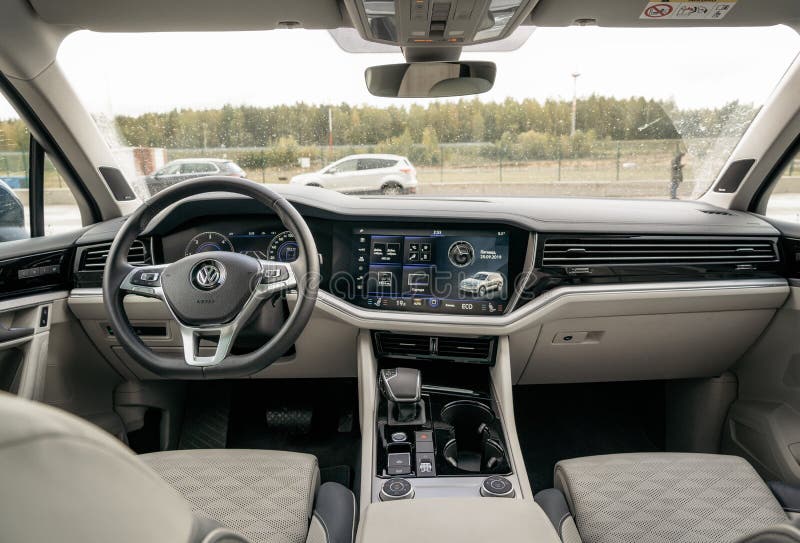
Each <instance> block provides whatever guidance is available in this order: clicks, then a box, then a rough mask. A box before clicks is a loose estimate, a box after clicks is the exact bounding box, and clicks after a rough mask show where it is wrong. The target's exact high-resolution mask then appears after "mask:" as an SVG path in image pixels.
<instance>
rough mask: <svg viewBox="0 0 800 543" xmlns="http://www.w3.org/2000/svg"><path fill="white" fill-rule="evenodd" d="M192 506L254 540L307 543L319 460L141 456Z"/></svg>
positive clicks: (272, 455)
mask: <svg viewBox="0 0 800 543" xmlns="http://www.w3.org/2000/svg"><path fill="white" fill-rule="evenodd" d="M139 458H140V459H142V460H143V461H144V462H145V463H146V464H148V465H149V466H150V467H151V468H152V469H153V470H154V471H155V472H156V473H158V474H159V475H161V477H163V478H164V480H166V481H167V482H168V483H169V484H170V485H172V487H173V488H175V489H176V490H177V491H178V492H180V493H181V494H182V495H183V496H184V497H185V498H186V500H187V501H188V502H189V503H190V504H191V506H192V510H193V511H194V512H195V513H196V514H198V515H201V516H204V517H207V518H210V519H213V520H215V521H217V522H219V523H220V524H221V525H223V526H226V527H228V528H231V529H233V530H235V531H237V532H238V533H240V534H242V535H244V536H245V537H247V539H248V540H249V541H251V542H252V543H260V542H269V543H303V542H304V541H306V535H307V533H308V530H309V522H310V518H311V515H312V512H313V507H314V496H315V494H316V490H317V487H318V486H319V469H318V467H317V459H316V458H315V457H313V456H311V455H308V454H299V453H290V452H283V451H263V450H231V449H225V450H191V451H166V452H159V453H153V454H145V455H141V456H140V457H139Z"/></svg>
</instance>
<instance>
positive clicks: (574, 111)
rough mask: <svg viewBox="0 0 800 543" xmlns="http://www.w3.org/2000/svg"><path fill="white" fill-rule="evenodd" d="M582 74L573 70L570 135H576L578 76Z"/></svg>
mask: <svg viewBox="0 0 800 543" xmlns="http://www.w3.org/2000/svg"><path fill="white" fill-rule="evenodd" d="M580 76H581V74H579V73H578V72H572V128H571V129H570V132H569V136H570V137H573V136H574V135H575V117H576V115H577V113H578V78H579V77H580Z"/></svg>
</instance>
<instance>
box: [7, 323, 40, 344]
mask: <svg viewBox="0 0 800 543" xmlns="http://www.w3.org/2000/svg"><path fill="white" fill-rule="evenodd" d="M33 332H34V329H33V328H6V327H5V326H2V325H0V344H2V343H6V342H8V341H14V340H15V339H22V338H24V337H28V336H32V335H33Z"/></svg>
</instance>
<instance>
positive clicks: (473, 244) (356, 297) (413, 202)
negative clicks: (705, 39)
mask: <svg viewBox="0 0 800 543" xmlns="http://www.w3.org/2000/svg"><path fill="white" fill-rule="evenodd" d="M287 190H289V191H290V190H291V187H288V188H287ZM307 194H310V193H308V192H305V193H302V194H299V193H298V194H297V195H294V198H293V203H294V205H295V206H296V207H297V208H298V210H299V211H300V212H301V213H302V214H303V217H304V218H305V219H306V222H307V224H308V226H309V228H310V230H311V233H312V235H313V236H314V239H315V242H316V245H317V250H318V253H319V259H320V272H321V274H322V281H321V285H320V288H321V289H322V290H323V291H325V292H327V293H329V294H331V295H333V296H334V297H335V298H337V299H338V300H341V301H343V302H347V303H348V304H350V305H351V306H353V307H354V308H360V309H364V310H370V311H377V312H386V313H389V312H405V313H409V312H412V313H431V314H450V315H465V316H470V315H472V316H480V317H487V318H489V319H490V320H495V318H496V317H500V316H503V315H507V314H509V313H511V312H513V311H515V310H516V309H518V308H520V307H521V306H523V305H525V304H526V303H528V302H530V301H531V300H533V299H535V298H537V297H540V296H542V295H543V294H545V293H546V292H548V291H550V290H553V289H556V288H558V287H561V286H580V285H587V286H588V285H606V284H612V283H641V282H654V281H687V280H691V281H693V280H729V279H753V278H761V277H775V276H777V275H781V273H782V272H781V270H780V266H781V264H780V258H779V252H780V251H779V247H778V245H777V243H778V240H777V238H776V237H775V235H774V234H775V231H774V229H772V228H771V227H770V226H769V225H767V224H765V223H763V222H761V221H759V220H757V219H755V218H754V217H753V216H752V215H747V214H732V213H731V214H728V215H718V214H714V213H713V211H714V210H713V209H706V208H708V207H709V206H707V205H706V204H699V203H689V202H686V203H682V205H680V206H675V205H668V204H669V203H662V202H647V203H643V202H627V203H619V202H616V201H610V200H609V201H604V202H603V204H604V206H606V207H608V208H610V209H609V210H608V211H609V212H611V213H613V214H616V216H617V217H616V219H615V222H614V223H611V222H608V223H605V222H603V221H609V218H608V213H603V214H602V215H601V214H598V209H599V206H597V205H596V203H595V202H591V201H584V200H570V201H569V202H568V203H569V206H570V207H569V208H567V207H566V206H565V205H564V204H566V203H567V202H566V201H561V200H546V199H541V200H536V199H517V200H515V199H487V200H475V199H472V200H471V199H461V200H455V199H454V200H443V199H435V198H428V199H426V198H415V199H403V198H396V199H393V200H392V202H391V203H392V205H391V206H387V205H386V200H385V199H377V198H376V199H370V198H360V199H354V198H352V197H344V196H341V195H337V194H334V193H329V192H325V194H324V195H325V198H324V199H321V198H320V199H316V198H310V197H309V198H308V201H304V198H306V195H307ZM315 195H316V193H315ZM223 204H224V205H223ZM501 204H502V205H501ZM532 206H535V208H534V207H532ZM568 209H571V215H572V217H569V215H570V212H569V211H568ZM674 210H679V211H680V213H679V216H678V219H675V218H674V217H675V211H674ZM686 216H691V222H692V224H693V226H691V227H689V226H687V223H686V222H684V221H685V220H686ZM673 220H678V223H676V224H675V225H672V224H669V221H673ZM644 221H649V222H644ZM153 222H154V225H153V226H152V227H151V228H150V229H149V230H147V231H145V232H144V233H143V234H142V236H141V237H142V239H143V240H144V241H145V242H146V243H148V244H149V245H150V246H151V248H152V255H153V260H154V261H155V262H157V263H168V262H174V261H177V260H179V259H181V258H183V257H184V256H186V255H189V254H195V253H199V252H207V251H235V252H239V253H244V254H247V255H250V256H254V257H257V258H261V259H267V260H276V261H282V262H291V261H293V260H294V259H296V258H297V256H298V245H297V241H296V240H295V237H294V234H293V233H292V232H290V231H288V230H286V228H284V227H283V225H282V224H281V222H280V221H279V220H278V218H277V216H275V215H274V214H272V213H271V212H264V210H263V208H261V207H260V206H259V205H258V204H255V203H254V202H252V201H249V200H247V199H241V198H228V199H225V200H224V201H220V200H218V199H215V198H197V199H190V200H187V201H184V202H182V203H180V204H178V205H176V207H174V208H171V209H169V210H166V211H165V212H164V213H163V215H162V216H160V217H159V218H157V219H156V220H155V221H153ZM639 223H641V224H640V226H638V227H636V230H637V231H632V230H633V228H634V226H632V225H633V224H639ZM523 278H524V279H525V280H523Z"/></svg>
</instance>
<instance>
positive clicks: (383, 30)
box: [345, 0, 536, 47]
mask: <svg viewBox="0 0 800 543" xmlns="http://www.w3.org/2000/svg"><path fill="white" fill-rule="evenodd" d="M345 5H346V7H347V10H348V12H349V14H350V17H351V19H352V20H353V23H354V25H355V26H356V28H357V29H358V30H359V33H360V34H361V36H362V37H363V38H364V39H366V40H368V41H373V42H378V43H386V44H391V45H399V46H401V47H408V46H411V47H413V46H437V47H438V46H443V47H448V46H449V47H461V46H464V45H471V44H477V43H485V42H490V41H495V40H500V39H503V38H505V37H507V36H509V35H510V34H511V33H512V32H513V31H514V29H515V28H517V27H518V26H519V24H520V23H521V22H522V21H523V20H524V19H525V18H526V17H527V16H528V15H529V14H530V12H531V10H532V9H533V7H534V6H535V5H536V0H504V1H498V0H394V1H392V0H388V1H387V0H346V1H345Z"/></svg>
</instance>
